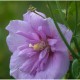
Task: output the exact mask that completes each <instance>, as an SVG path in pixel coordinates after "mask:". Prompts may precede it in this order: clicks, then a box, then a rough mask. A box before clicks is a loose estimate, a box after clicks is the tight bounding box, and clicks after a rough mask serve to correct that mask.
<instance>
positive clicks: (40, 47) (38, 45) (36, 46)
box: [29, 41, 47, 51]
mask: <svg viewBox="0 0 80 80" xmlns="http://www.w3.org/2000/svg"><path fill="white" fill-rule="evenodd" d="M46 46H47V44H46V43H45V42H44V41H41V42H40V43H36V44H34V45H32V44H29V47H32V48H33V49H34V50H36V51H40V50H43V49H44V48H45V47H46Z"/></svg>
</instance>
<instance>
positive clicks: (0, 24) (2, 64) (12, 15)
mask: <svg viewBox="0 0 80 80" xmlns="http://www.w3.org/2000/svg"><path fill="white" fill-rule="evenodd" d="M77 3H78V24H77V25H78V28H77V35H78V37H77V38H78V42H79V43H80V16H79V14H80V9H79V8H80V2H77ZM59 4H60V7H61V15H62V18H63V19H64V21H67V23H68V26H67V27H68V28H70V29H71V30H72V31H74V30H75V25H76V24H75V17H76V16H75V3H74V2H66V1H64V2H59ZM30 5H32V6H34V7H36V8H37V10H38V11H40V12H43V13H44V14H46V16H47V17H51V14H50V12H49V9H48V7H47V2H46V1H42V2H41V1H0V79H6V78H12V77H10V75H9V62H10V56H11V54H12V53H11V52H10V51H9V50H8V47H7V44H6V37H7V35H8V32H7V31H6V30H5V27H6V26H7V25H8V24H9V22H10V20H15V19H23V14H24V13H26V12H27V9H28V7H29V6H30ZM51 6H52V8H53V12H54V15H55V18H56V20H57V21H58V22H60V23H62V24H64V22H63V20H62V18H61V15H60V13H59V11H58V8H57V4H56V2H55V1H52V2H51ZM66 10H67V14H66ZM66 15H67V16H66ZM66 18H67V19H66ZM65 25H66V24H65Z"/></svg>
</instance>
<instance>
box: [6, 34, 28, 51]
mask: <svg viewBox="0 0 80 80" xmlns="http://www.w3.org/2000/svg"><path fill="white" fill-rule="evenodd" d="M6 42H7V45H8V47H9V50H10V51H11V52H14V51H15V50H16V49H17V48H18V47H19V46H21V45H23V44H26V45H28V43H27V42H26V38H24V37H22V36H20V35H17V34H14V33H10V34H9V35H8V36H7V38H6Z"/></svg>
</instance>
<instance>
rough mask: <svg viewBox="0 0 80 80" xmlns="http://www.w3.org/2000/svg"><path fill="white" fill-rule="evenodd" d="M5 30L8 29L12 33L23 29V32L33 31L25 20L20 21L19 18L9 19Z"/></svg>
mask: <svg viewBox="0 0 80 80" xmlns="http://www.w3.org/2000/svg"><path fill="white" fill-rule="evenodd" d="M6 30H8V31H9V32H13V33H15V32H17V31H23V32H29V31H31V32H32V31H33V30H32V28H31V26H30V25H29V24H28V23H27V22H25V21H21V20H12V21H10V23H9V24H8V26H7V27H6Z"/></svg>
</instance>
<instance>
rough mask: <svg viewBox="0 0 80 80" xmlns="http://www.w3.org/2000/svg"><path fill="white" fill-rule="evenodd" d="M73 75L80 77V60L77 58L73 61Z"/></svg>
mask: <svg viewBox="0 0 80 80" xmlns="http://www.w3.org/2000/svg"><path fill="white" fill-rule="evenodd" d="M72 75H73V77H74V78H77V79H78V78H80V61H78V60H77V59H75V60H74V61H73V63H72Z"/></svg>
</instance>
